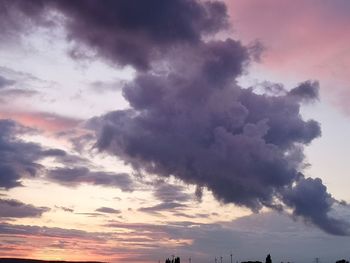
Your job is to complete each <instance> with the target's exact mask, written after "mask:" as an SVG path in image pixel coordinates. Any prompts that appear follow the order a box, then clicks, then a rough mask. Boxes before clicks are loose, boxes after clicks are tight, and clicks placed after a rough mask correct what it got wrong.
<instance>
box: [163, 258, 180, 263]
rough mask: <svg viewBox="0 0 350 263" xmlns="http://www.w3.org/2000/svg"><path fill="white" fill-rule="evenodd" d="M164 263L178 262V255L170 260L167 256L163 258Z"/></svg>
mask: <svg viewBox="0 0 350 263" xmlns="http://www.w3.org/2000/svg"><path fill="white" fill-rule="evenodd" d="M165 263H180V258H179V257H176V258H173V259H172V260H170V259H169V258H167V259H166V260H165Z"/></svg>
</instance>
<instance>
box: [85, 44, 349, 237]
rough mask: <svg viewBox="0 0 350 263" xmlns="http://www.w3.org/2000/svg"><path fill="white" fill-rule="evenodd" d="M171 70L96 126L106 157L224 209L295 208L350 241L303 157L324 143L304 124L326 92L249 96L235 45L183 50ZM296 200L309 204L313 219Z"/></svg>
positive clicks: (144, 81) (243, 56)
mask: <svg viewBox="0 0 350 263" xmlns="http://www.w3.org/2000/svg"><path fill="white" fill-rule="evenodd" d="M174 54H175V55H174ZM164 63H165V64H166V65H167V66H166V68H165V69H163V71H160V72H159V71H154V72H153V71H149V72H147V73H140V72H139V73H138V74H137V76H136V78H135V80H134V81H132V82H131V83H128V84H126V85H125V86H124V88H123V94H124V97H125V98H126V99H127V100H128V101H129V103H130V106H131V108H130V109H128V110H120V111H115V112H110V113H108V114H106V115H104V116H102V117H100V118H95V119H93V120H92V121H91V124H90V125H91V127H102V129H100V130H99V132H98V135H99V140H98V142H97V147H98V148H99V149H100V150H104V151H108V152H110V153H111V154H115V155H117V156H119V157H120V158H121V159H123V160H124V161H125V162H126V163H128V164H130V165H131V166H132V167H134V169H136V170H139V171H141V172H142V171H144V172H146V173H152V174H157V175H160V176H164V177H169V176H175V177H177V178H180V179H181V180H183V181H184V182H186V183H190V184H196V185H198V186H199V187H207V188H208V189H209V190H211V191H212V192H213V194H214V196H215V197H216V198H217V199H219V200H220V201H222V202H224V203H234V204H237V205H240V206H245V207H249V208H251V209H252V210H253V211H259V210H260V209H261V208H262V207H264V206H266V207H270V208H273V209H277V210H281V209H284V208H285V207H290V208H292V209H293V211H294V214H295V215H297V216H301V217H304V218H306V219H307V220H308V221H309V222H312V223H313V224H315V225H317V226H319V227H320V228H322V229H323V230H325V231H326V232H328V233H332V234H338V235H343V234H347V231H348V225H347V224H346V223H345V222H343V221H337V220H335V219H333V218H332V217H331V216H330V214H329V212H330V211H331V208H332V205H333V204H334V202H335V201H334V199H333V198H332V197H331V195H330V194H328V193H327V191H325V187H324V186H323V184H322V183H320V185H321V186H323V187H324V188H323V189H322V188H320V187H314V182H315V181H312V180H309V179H304V175H303V174H302V171H303V168H304V167H305V165H306V164H305V162H304V154H303V147H304V146H305V145H308V144H309V143H311V141H312V140H313V139H314V138H316V137H318V136H320V134H321V132H320V125H319V124H318V123H317V122H316V121H314V120H304V119H303V118H302V116H301V114H300V107H301V103H302V102H304V101H311V100H315V99H317V84H316V83H313V82H304V83H302V84H300V85H299V86H298V87H296V88H295V89H292V90H291V91H290V92H285V93H283V94H280V95H268V94H257V93H255V92H254V89H252V88H248V89H243V88H241V87H240V86H239V85H238V84H237V82H236V81H235V79H236V78H237V77H238V76H240V75H241V74H242V73H243V72H244V70H245V66H246V65H247V64H248V63H249V50H247V48H245V47H244V46H242V45H241V44H240V43H239V42H238V41H235V40H232V39H227V40H225V41H209V42H205V43H204V42H202V43H200V44H198V45H197V46H196V48H192V47H182V49H181V50H175V51H174V53H172V54H168V55H166V56H164ZM305 185H307V187H303V186H305ZM309 191H314V194H315V196H317V198H320V200H318V199H317V198H316V197H314V196H313V195H310V194H309ZM317 191H321V192H320V193H316V192H317ZM322 191H325V193H326V194H322ZM296 196H298V197H300V198H302V197H305V198H309V199H308V201H307V202H308V204H312V205H313V206H314V207H313V209H312V210H311V211H310V210H307V209H303V208H302V206H303V205H305V204H304V203H302V202H298V200H297V199H296ZM156 208H157V207H149V208H146V209H150V210H152V211H154V209H156ZM340 223H341V224H340Z"/></svg>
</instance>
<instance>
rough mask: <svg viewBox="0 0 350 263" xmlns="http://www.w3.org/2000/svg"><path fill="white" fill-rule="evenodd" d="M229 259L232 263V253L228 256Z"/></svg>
mask: <svg viewBox="0 0 350 263" xmlns="http://www.w3.org/2000/svg"><path fill="white" fill-rule="evenodd" d="M230 257H231V263H232V253H231V254H230Z"/></svg>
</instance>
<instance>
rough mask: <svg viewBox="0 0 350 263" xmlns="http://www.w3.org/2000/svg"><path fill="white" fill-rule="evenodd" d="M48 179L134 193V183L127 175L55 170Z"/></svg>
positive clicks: (49, 174)
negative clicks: (114, 188)
mask: <svg viewBox="0 0 350 263" xmlns="http://www.w3.org/2000/svg"><path fill="white" fill-rule="evenodd" d="M47 178H48V179H49V180H52V181H54V182H57V183H59V184H62V185H65V186H70V187H76V186H78V185H79V184H82V183H86V184H93V185H101V186H109V187H117V188H120V189H121V190H122V191H132V190H133V181H132V180H131V177H130V176H129V175H128V174H126V173H119V174H116V173H109V172H102V171H97V172H94V171H90V170H89V169H88V168H86V167H73V168H69V167H64V168H55V169H52V170H50V171H49V172H48V175H47Z"/></svg>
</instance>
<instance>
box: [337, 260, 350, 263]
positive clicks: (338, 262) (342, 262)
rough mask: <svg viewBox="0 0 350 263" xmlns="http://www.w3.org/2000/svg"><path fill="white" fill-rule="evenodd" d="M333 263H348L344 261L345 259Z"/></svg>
mask: <svg viewBox="0 0 350 263" xmlns="http://www.w3.org/2000/svg"><path fill="white" fill-rule="evenodd" d="M335 263H349V261H347V260H345V259H341V260H338V261H337V262H335Z"/></svg>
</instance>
